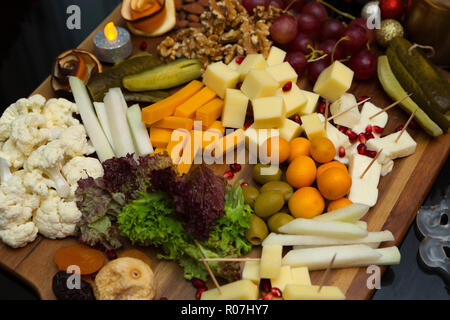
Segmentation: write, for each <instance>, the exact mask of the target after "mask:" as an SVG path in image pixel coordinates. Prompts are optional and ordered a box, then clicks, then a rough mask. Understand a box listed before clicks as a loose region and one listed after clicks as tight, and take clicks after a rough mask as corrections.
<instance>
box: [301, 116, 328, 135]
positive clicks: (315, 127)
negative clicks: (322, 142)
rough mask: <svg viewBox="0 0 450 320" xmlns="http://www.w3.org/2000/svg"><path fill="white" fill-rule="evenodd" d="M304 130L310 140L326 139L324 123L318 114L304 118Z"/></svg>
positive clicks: (302, 119)
mask: <svg viewBox="0 0 450 320" xmlns="http://www.w3.org/2000/svg"><path fill="white" fill-rule="evenodd" d="M300 119H301V121H302V128H303V130H305V133H306V136H307V137H308V139H309V140H312V139H314V138H318V137H326V136H327V135H326V133H325V128H324V125H323V122H322V121H321V120H320V117H319V114H318V113H312V114H308V115H305V116H302V117H301V118H300Z"/></svg>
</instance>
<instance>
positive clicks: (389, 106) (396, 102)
mask: <svg viewBox="0 0 450 320" xmlns="http://www.w3.org/2000/svg"><path fill="white" fill-rule="evenodd" d="M411 96H412V93H410V94H407V95H406V96H404V97H403V98H401V99H400V100H397V101H395V102H394V103H391V104H390V105H388V106H387V107H386V108H384V109H383V110H381V111H379V112H377V113H375V114H374V115H373V116H371V117H369V120H372V119H373V118H375V117H376V116H379V115H380V114H382V113H383V112H386V111H388V110H389V109H391V108H393V107H395V106H396V105H398V104H399V103H400V102H402V101H403V100H405V99H406V98H409V97H411Z"/></svg>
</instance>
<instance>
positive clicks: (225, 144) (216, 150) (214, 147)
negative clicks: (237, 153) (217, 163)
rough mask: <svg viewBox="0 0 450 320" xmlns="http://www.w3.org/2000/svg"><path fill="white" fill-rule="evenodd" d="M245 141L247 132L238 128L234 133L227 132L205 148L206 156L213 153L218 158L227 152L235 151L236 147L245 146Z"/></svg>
mask: <svg viewBox="0 0 450 320" xmlns="http://www.w3.org/2000/svg"><path fill="white" fill-rule="evenodd" d="M244 143H245V132H244V130H242V129H238V130H236V131H234V132H233V133H230V134H227V135H226V136H225V137H222V138H220V139H218V140H214V142H213V143H211V144H209V145H208V146H207V147H206V148H205V152H204V157H206V156H209V155H212V156H215V157H216V159H217V158H219V157H222V156H223V155H225V154H226V153H228V152H230V151H233V150H234V149H236V148H239V147H241V146H243V145H244Z"/></svg>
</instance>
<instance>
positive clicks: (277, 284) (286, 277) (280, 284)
mask: <svg viewBox="0 0 450 320" xmlns="http://www.w3.org/2000/svg"><path fill="white" fill-rule="evenodd" d="M293 281H294V280H293V278H292V272H291V266H282V267H281V269H280V274H279V275H278V277H276V278H274V279H270V283H271V284H272V288H278V289H280V290H281V291H284V288H285V287H286V285H288V284H292V283H293Z"/></svg>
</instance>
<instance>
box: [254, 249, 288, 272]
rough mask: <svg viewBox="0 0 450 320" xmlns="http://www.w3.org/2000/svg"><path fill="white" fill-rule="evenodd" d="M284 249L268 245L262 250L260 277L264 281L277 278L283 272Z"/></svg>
mask: <svg viewBox="0 0 450 320" xmlns="http://www.w3.org/2000/svg"><path fill="white" fill-rule="evenodd" d="M282 252H283V247H282V246H280V245H267V246H264V247H263V248H262V253H261V263H260V266H259V268H260V269H259V275H260V277H261V278H262V279H274V278H277V277H278V275H279V274H280V270H281V258H282V257H281V255H282Z"/></svg>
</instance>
